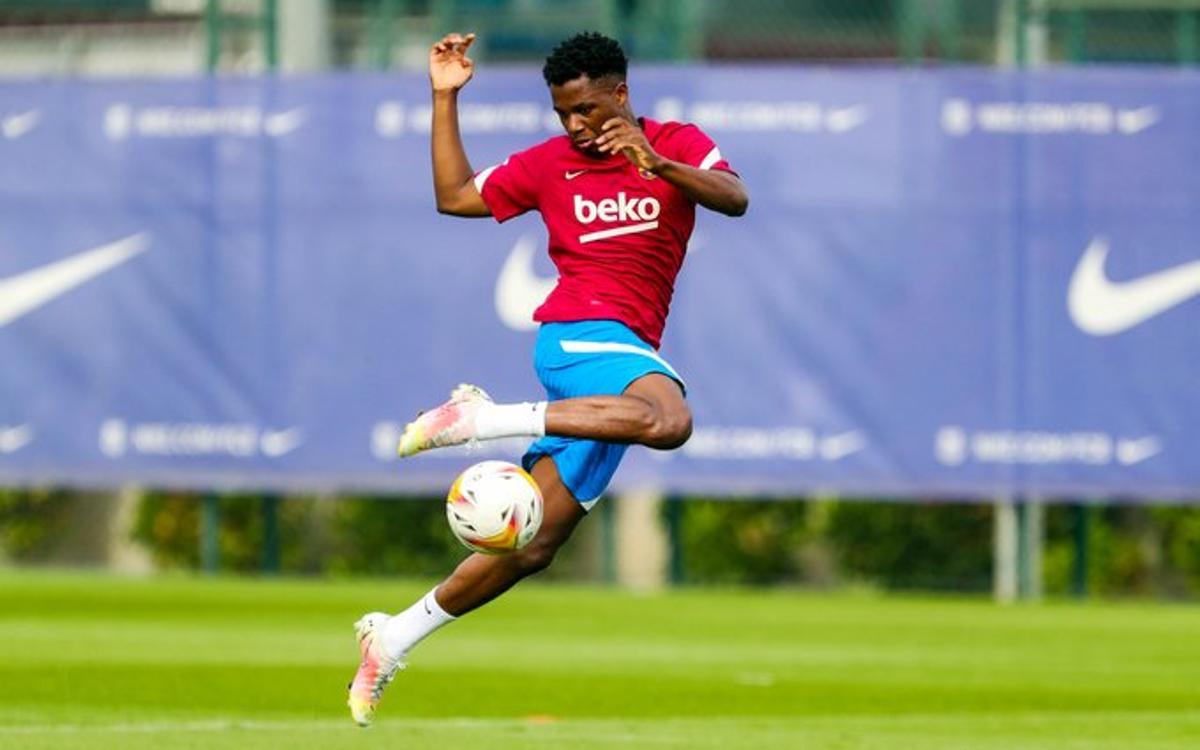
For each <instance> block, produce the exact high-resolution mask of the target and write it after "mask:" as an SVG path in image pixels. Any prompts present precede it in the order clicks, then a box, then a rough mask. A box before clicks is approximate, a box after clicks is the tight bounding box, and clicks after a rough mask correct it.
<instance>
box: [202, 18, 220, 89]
mask: <svg viewBox="0 0 1200 750" xmlns="http://www.w3.org/2000/svg"><path fill="white" fill-rule="evenodd" d="M204 38H205V40H206V42H207V45H206V57H205V68H206V69H207V70H208V72H209V73H215V72H216V70H217V66H218V65H219V64H220V62H221V0H206V2H205V3H204Z"/></svg>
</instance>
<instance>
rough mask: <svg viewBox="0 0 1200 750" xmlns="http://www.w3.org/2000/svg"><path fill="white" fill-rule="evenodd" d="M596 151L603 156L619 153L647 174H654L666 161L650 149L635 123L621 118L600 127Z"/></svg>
mask: <svg viewBox="0 0 1200 750" xmlns="http://www.w3.org/2000/svg"><path fill="white" fill-rule="evenodd" d="M596 150H597V151H600V152H601V153H605V154H615V153H620V154H622V155H624V156H625V158H626V159H628V160H629V161H631V162H633V163H634V164H636V165H637V166H638V168H639V169H644V170H646V171H647V172H654V171H655V170H657V169H658V168H659V167H660V166H661V165H662V164H663V163H664V162H665V161H666V160H665V159H663V158H662V157H661V156H659V155H658V154H657V153H655V152H654V149H652V148H650V141H648V140H646V134H645V133H643V132H642V129H641V128H639V127H638V126H637V123H635V122H630V121H629V120H626V119H625V118H623V117H613V118H612V119H609V120H606V121H605V122H604V124H603V125H601V126H600V137H599V138H597V139H596Z"/></svg>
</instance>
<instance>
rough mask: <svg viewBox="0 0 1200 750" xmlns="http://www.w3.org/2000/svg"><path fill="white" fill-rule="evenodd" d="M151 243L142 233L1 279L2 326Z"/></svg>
mask: <svg viewBox="0 0 1200 750" xmlns="http://www.w3.org/2000/svg"><path fill="white" fill-rule="evenodd" d="M149 245H150V235H148V234H146V233H145V232H139V233H138V234H132V235H130V236H128V237H126V238H125V239H122V240H117V241H116V242H113V243H110V244H108V245H102V246H101V247H97V248H93V249H91V250H85V251H84V252H82V253H78V254H77V255H73V256H71V257H70V258H65V259H63V260H60V261H57V262H54V263H50V264H49V265H45V266H42V267H40V268H35V269H33V270H30V271H26V272H24V273H20V274H17V275H16V276H10V277H8V278H6V279H0V328H2V327H4V326H6V325H8V324H9V323H12V322H13V321H14V320H17V319H18V318H20V317H22V316H24V315H27V314H29V313H31V312H33V311H34V310H36V309H37V308H39V307H41V306H42V305H45V304H47V303H49V302H52V301H54V300H55V299H57V298H59V297H61V296H62V295H64V294H66V293H67V292H69V291H71V290H72V289H74V288H75V287H77V286H79V285H80V284H83V283H85V282H87V281H90V280H92V279H94V278H96V277H97V276H99V275H100V274H102V273H104V272H105V271H108V270H110V269H112V268H114V267H116V266H119V265H120V264H122V263H124V262H125V261H127V260H129V259H130V258H132V257H134V256H135V255H137V254H139V253H141V252H143V251H144V250H145V249H146V248H147V247H149Z"/></svg>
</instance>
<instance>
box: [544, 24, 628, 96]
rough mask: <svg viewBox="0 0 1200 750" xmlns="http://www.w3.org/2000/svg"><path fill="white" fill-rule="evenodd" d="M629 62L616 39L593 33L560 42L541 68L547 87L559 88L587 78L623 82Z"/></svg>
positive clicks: (589, 32) (578, 35)
mask: <svg viewBox="0 0 1200 750" xmlns="http://www.w3.org/2000/svg"><path fill="white" fill-rule="evenodd" d="M628 69H629V60H627V59H626V58H625V52H624V50H622V49H621V45H620V44H619V43H618V42H617V40H616V39H609V38H608V37H606V36H604V35H603V34H599V33H597V32H595V31H585V32H583V33H581V34H576V35H575V36H573V37H571V38H570V39H566V40H564V41H563V42H561V43H560V44H559V45H558V46H557V47H555V48H554V51H552V52H551V53H550V56H549V57H547V58H546V65H545V66H544V67H543V68H542V77H543V78H545V79H546V85H547V86H561V85H563V84H564V83H566V82H567V81H574V80H575V79H576V78H578V77H580V76H582V75H586V76H587V77H588V78H590V79H591V80H593V81H594V80H596V79H598V78H604V77H606V76H616V77H617V78H620V79H621V80H622V81H624V80H625V73H626V71H627V70H628Z"/></svg>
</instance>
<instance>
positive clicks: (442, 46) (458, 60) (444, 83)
mask: <svg viewBox="0 0 1200 750" xmlns="http://www.w3.org/2000/svg"><path fill="white" fill-rule="evenodd" d="M474 41H475V35H474V34H467V35H466V36H463V35H462V34H447V35H446V36H444V37H442V40H441V41H440V42H437V43H436V44H434V45H433V47H431V48H430V49H429V80H430V82H431V83H432V84H433V90H434V91H458V90H459V89H461V88H462V87H463V86H466V85H467V81H469V80H471V76H472V75H474V74H475V61H474V60H472V59H471V58H469V57H467V49H469V48H470V46H471V43H472V42H474Z"/></svg>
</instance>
